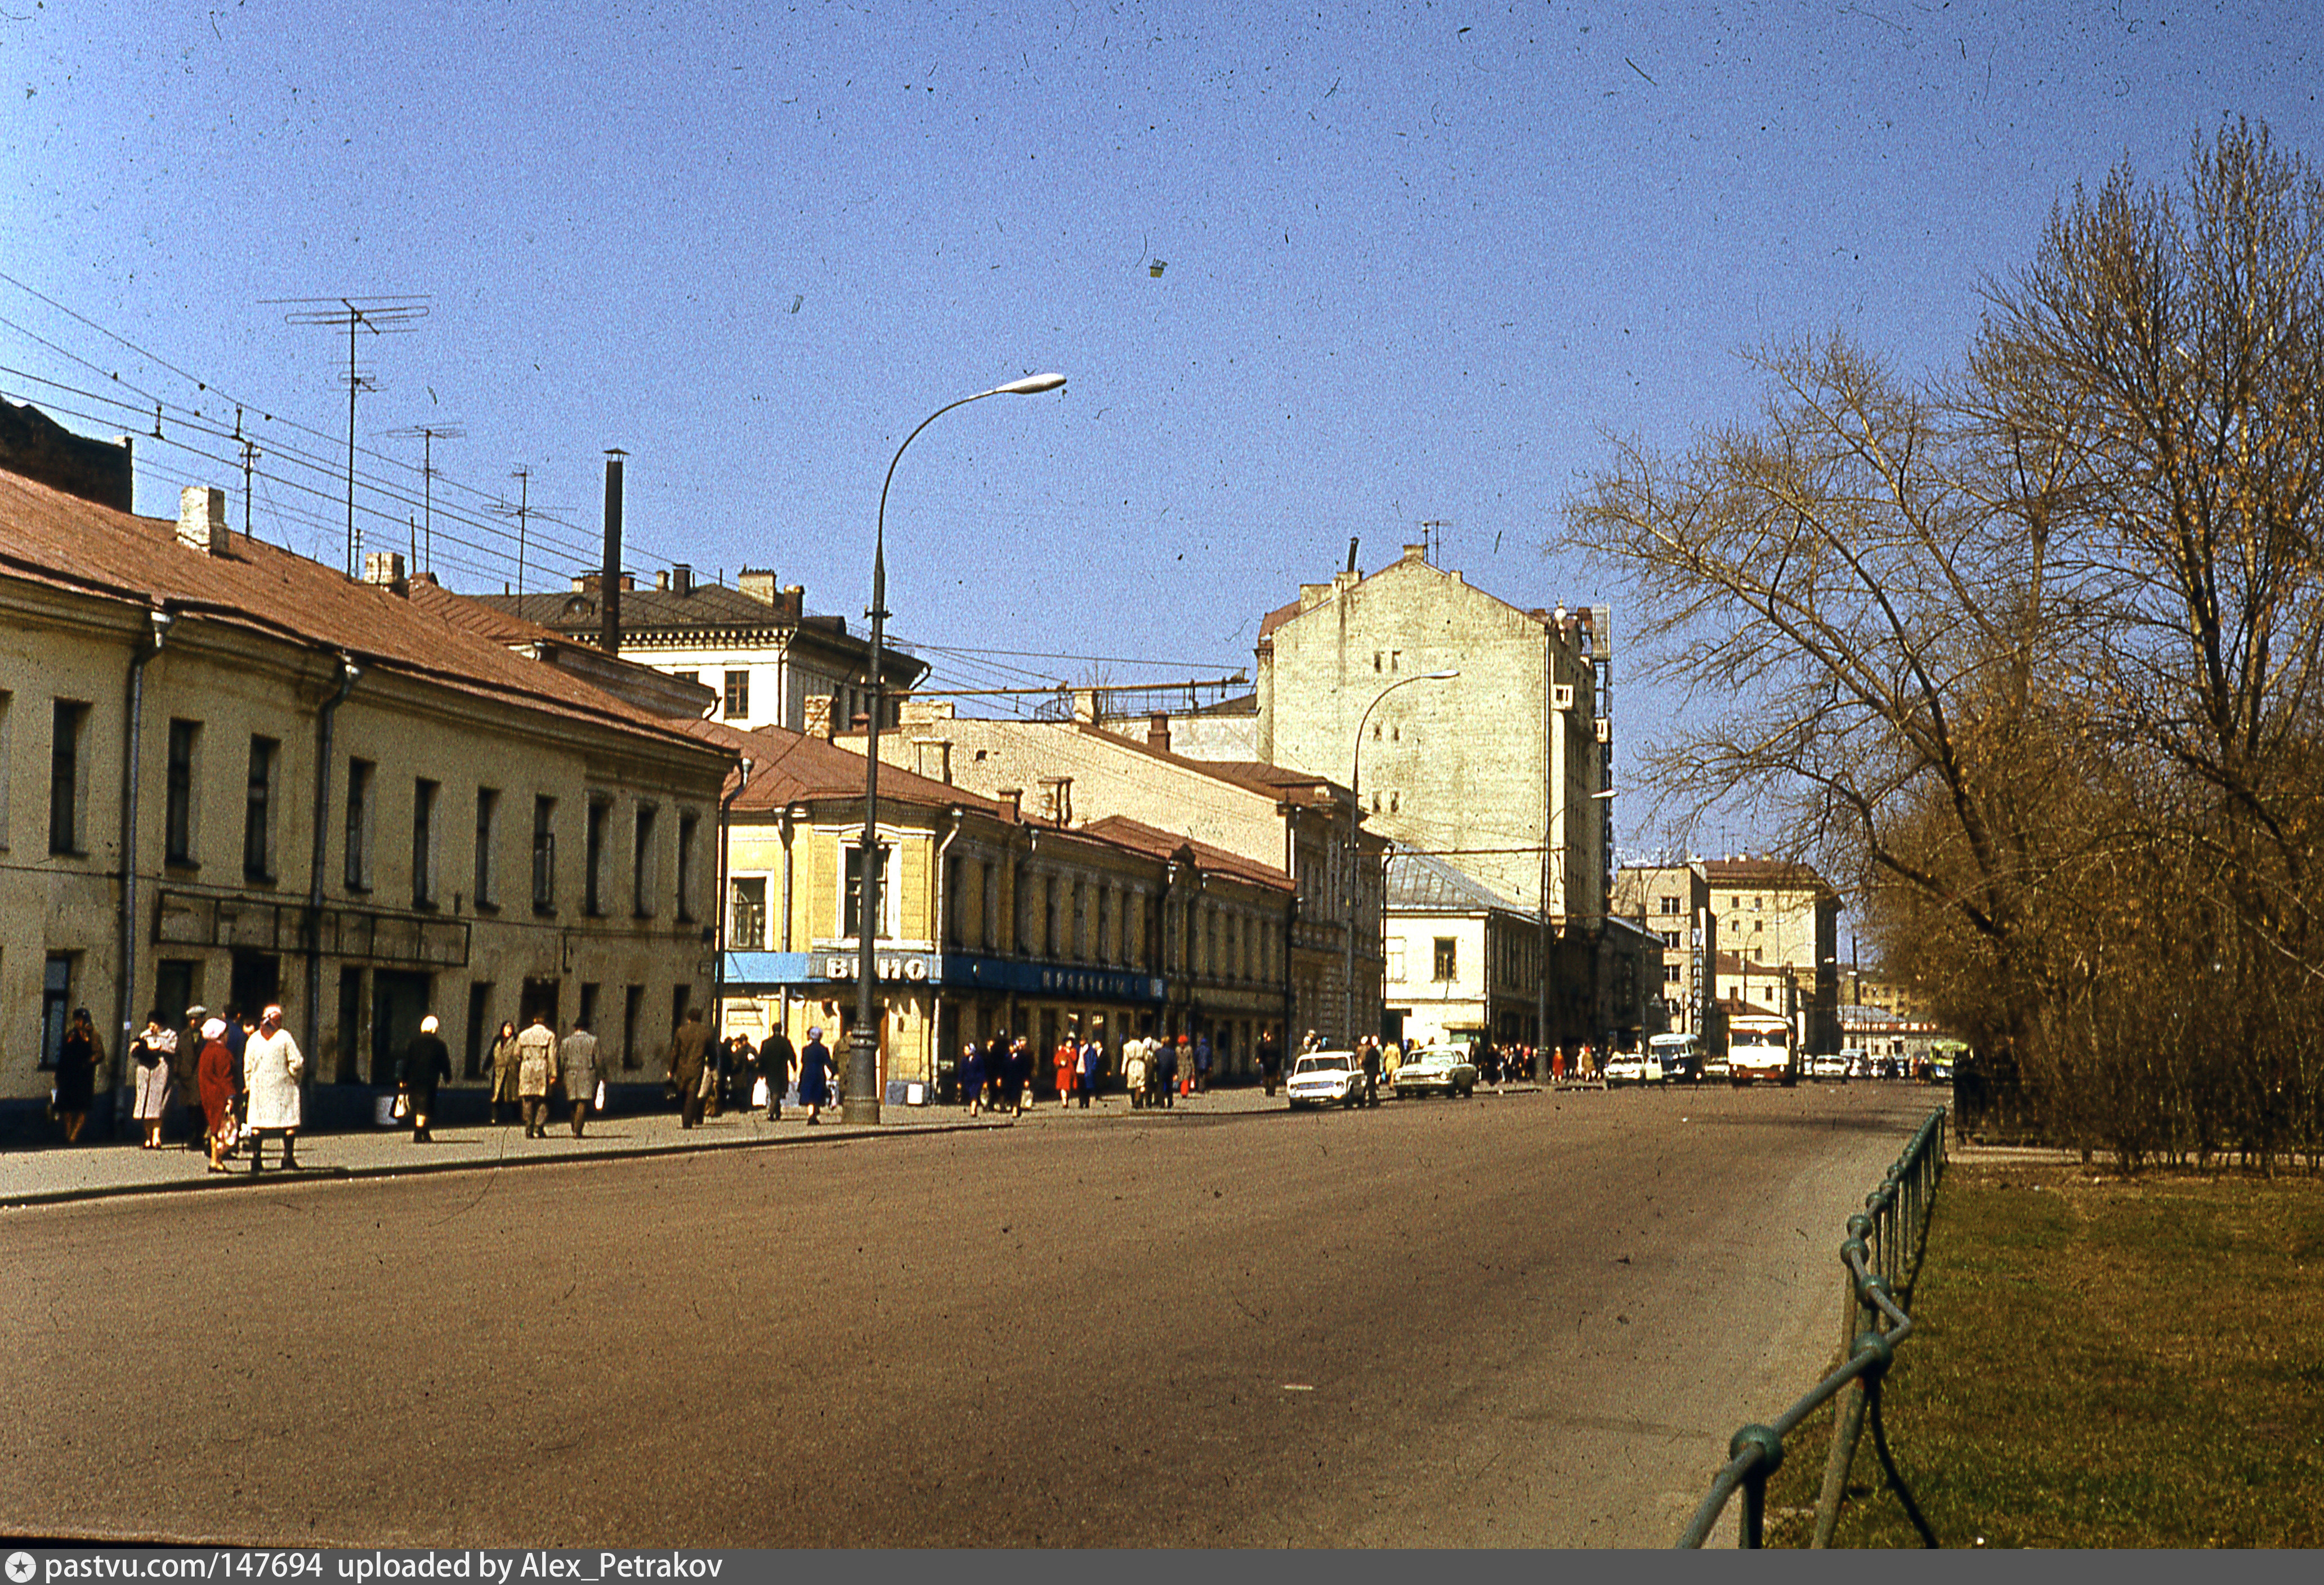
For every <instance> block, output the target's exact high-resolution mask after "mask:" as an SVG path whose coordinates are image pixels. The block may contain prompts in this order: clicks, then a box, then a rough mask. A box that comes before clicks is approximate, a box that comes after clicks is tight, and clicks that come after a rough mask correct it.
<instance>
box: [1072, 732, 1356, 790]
mask: <svg viewBox="0 0 2324 1585" xmlns="http://www.w3.org/2000/svg"><path fill="white" fill-rule="evenodd" d="M1074 726H1075V727H1077V728H1078V729H1079V730H1080V731H1082V732H1083V733H1085V734H1087V735H1088V736H1091V737H1094V738H1101V739H1102V740H1104V741H1105V742H1109V743H1118V744H1120V745H1121V746H1122V747H1124V748H1127V749H1130V750H1131V751H1135V752H1137V753H1140V754H1143V755H1145V756H1146V757H1147V758H1148V759H1149V760H1161V761H1162V762H1163V763H1165V764H1167V765H1175V766H1176V767H1177V768H1178V769H1181V770H1192V771H1194V772H1195V773H1196V774H1197V775H1201V776H1207V777H1209V778H1210V779H1212V780H1213V781H1223V782H1227V783H1229V784H1230V785H1231V786H1234V787H1240V788H1244V789H1245V790H1247V791H1250V792H1260V793H1265V794H1267V795H1268V797H1273V798H1275V799H1277V801H1278V802H1279V801H1281V799H1282V797H1283V795H1284V794H1285V793H1286V792H1289V791H1292V790H1295V789H1297V788H1328V787H1331V786H1332V785H1333V781H1332V779H1331V778H1330V777H1328V776H1316V775H1314V774H1312V773H1310V772H1308V771H1305V770H1294V769H1290V768H1289V767H1288V766H1284V765H1269V764H1268V763H1267V762H1266V761H1264V760H1193V759H1189V758H1187V757H1186V756H1185V755H1184V754H1175V753H1172V752H1171V751H1169V750H1167V749H1157V748H1156V747H1155V746H1154V745H1153V744H1151V743H1148V742H1145V741H1144V740H1142V739H1139V738H1135V737H1128V736H1125V735H1123V734H1122V733H1118V732H1108V731H1106V730H1105V728H1103V727H1102V726H1100V725H1098V724H1097V723H1095V722H1091V721H1077V722H1075V723H1074Z"/></svg>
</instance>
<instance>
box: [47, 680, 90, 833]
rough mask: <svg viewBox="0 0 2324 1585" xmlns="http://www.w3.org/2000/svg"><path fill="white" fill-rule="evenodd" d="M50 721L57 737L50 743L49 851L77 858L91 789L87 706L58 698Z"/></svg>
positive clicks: (52, 738)
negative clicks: (88, 760)
mask: <svg viewBox="0 0 2324 1585" xmlns="http://www.w3.org/2000/svg"><path fill="white" fill-rule="evenodd" d="M51 719H52V722H53V728H54V734H55V735H54V736H52V737H51V739H50V741H49V852H52V853H64V854H70V855H73V856H75V857H78V856H79V855H80V853H81V851H82V850H81V834H82V827H83V826H84V825H86V824H87V817H86V813H85V800H86V799H87V797H88V786H87V779H86V777H85V776H84V775H83V772H84V770H85V769H86V765H85V763H84V759H85V756H86V754H87V752H88V745H87V743H86V742H84V740H85V739H86V738H87V737H88V705H82V704H77V703H75V702H74V701H72V700H70V699H59V700H57V701H56V707H55V712H54V714H53V716H52V717H51Z"/></svg>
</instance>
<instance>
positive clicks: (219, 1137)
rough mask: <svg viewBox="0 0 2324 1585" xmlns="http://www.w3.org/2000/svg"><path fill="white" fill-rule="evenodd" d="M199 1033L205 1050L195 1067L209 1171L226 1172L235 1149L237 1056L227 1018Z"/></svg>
mask: <svg viewBox="0 0 2324 1585" xmlns="http://www.w3.org/2000/svg"><path fill="white" fill-rule="evenodd" d="M200 1032H201V1037H202V1047H201V1052H200V1055H198V1057H197V1058H196V1059H195V1063H194V1070H195V1083H198V1084H199V1085H200V1086H201V1092H202V1117H203V1119H204V1120H205V1122H206V1123H207V1124H208V1128H207V1129H206V1130H205V1131H206V1132H207V1133H208V1136H209V1144H210V1170H211V1171H212V1172H224V1171H225V1170H226V1152H227V1151H229V1150H231V1149H233V1148H234V1098H235V1093H236V1092H237V1089H238V1088H239V1087H238V1086H237V1085H236V1084H235V1078H234V1052H233V1049H232V1048H231V1047H229V1046H227V1045H226V1020H225V1019H224V1018H211V1019H208V1021H206V1022H205V1023H204V1024H203V1025H202V1027H201V1031H200Z"/></svg>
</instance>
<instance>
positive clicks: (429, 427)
mask: <svg viewBox="0 0 2324 1585" xmlns="http://www.w3.org/2000/svg"><path fill="white" fill-rule="evenodd" d="M388 433H389V434H391V435H393V436H396V437H398V438H403V439H410V438H413V437H415V436H416V437H418V438H419V440H420V490H421V500H420V510H421V511H424V512H425V513H426V514H427V516H426V518H425V519H424V522H425V525H426V529H425V531H426V538H425V539H423V540H422V541H421V543H422V544H423V545H425V546H426V547H427V552H428V553H427V556H426V558H424V559H423V558H421V557H420V555H419V554H418V552H417V551H415V552H414V553H413V556H412V559H413V560H414V561H416V562H418V563H419V564H420V570H421V571H423V572H431V573H432V572H434V571H435V570H436V442H438V440H463V439H466V438H467V434H468V432H467V431H466V429H461V428H460V427H459V426H458V425H457V424H414V425H412V426H411V427H410V428H409V429H390V430H389V431H388Z"/></svg>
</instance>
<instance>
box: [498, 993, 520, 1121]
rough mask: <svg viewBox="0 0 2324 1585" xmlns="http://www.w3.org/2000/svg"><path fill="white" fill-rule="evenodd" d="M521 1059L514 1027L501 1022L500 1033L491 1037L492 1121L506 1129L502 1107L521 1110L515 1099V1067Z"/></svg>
mask: <svg viewBox="0 0 2324 1585" xmlns="http://www.w3.org/2000/svg"><path fill="white" fill-rule="evenodd" d="M520 1061H521V1058H520V1057H519V1056H518V1055H517V1050H516V1026H515V1025H514V1024H512V1023H510V1022H509V1021H508V1020H507V1019H505V1018H503V1019H502V1020H501V1032H500V1033H499V1034H497V1035H495V1036H493V1099H492V1109H493V1122H495V1123H497V1124H500V1125H501V1126H503V1127H506V1126H507V1124H508V1114H507V1113H505V1112H503V1110H501V1108H503V1106H506V1107H511V1108H516V1109H518V1110H521V1102H520V1101H518V1099H517V1092H516V1067H517V1064H518V1062H520Z"/></svg>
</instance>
